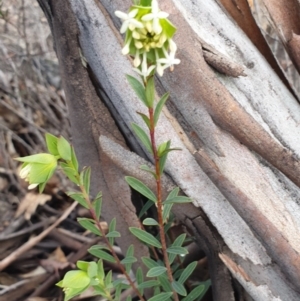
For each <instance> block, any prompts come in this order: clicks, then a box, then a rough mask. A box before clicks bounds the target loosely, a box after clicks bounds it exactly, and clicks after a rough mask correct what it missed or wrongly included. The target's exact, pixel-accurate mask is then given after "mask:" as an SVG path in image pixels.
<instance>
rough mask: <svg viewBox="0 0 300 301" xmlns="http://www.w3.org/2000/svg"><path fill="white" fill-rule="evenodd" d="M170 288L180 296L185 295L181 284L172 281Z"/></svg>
mask: <svg viewBox="0 0 300 301" xmlns="http://www.w3.org/2000/svg"><path fill="white" fill-rule="evenodd" d="M172 287H173V289H174V290H175V291H176V292H177V293H178V294H179V295H181V296H186V295H187V293H186V289H185V288H184V286H183V285H182V284H181V283H179V282H177V281H173V282H172Z"/></svg>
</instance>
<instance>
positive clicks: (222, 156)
mask: <svg viewBox="0 0 300 301" xmlns="http://www.w3.org/2000/svg"><path fill="white" fill-rule="evenodd" d="M38 2H39V3H40V6H41V7H42V9H43V10H44V12H45V15H46V16H47V18H48V21H49V24H50V26H51V29H52V33H53V37H54V41H55V49H56V52H57V55H58V59H59V62H60V66H61V72H62V77H63V84H64V89H65V93H66V98H67V103H68V107H69V112H70V120H71V126H72V132H73V140H74V145H75V149H76V150H77V153H78V156H79V158H80V162H81V165H82V166H84V165H89V166H91V167H92V170H93V176H92V177H93V183H92V193H96V192H97V191H98V190H102V192H103V196H104V201H105V203H104V214H105V217H106V218H107V219H108V220H109V219H111V218H112V217H117V221H118V226H119V231H121V233H122V238H121V240H119V244H120V246H121V248H124V249H126V248H127V247H128V245H129V244H131V243H134V244H135V245H136V246H137V247H136V250H137V251H138V252H139V254H137V255H138V256H142V255H143V254H146V252H147V251H146V250H145V249H144V248H142V246H141V244H139V242H137V241H136V240H134V239H133V238H132V237H131V236H130V235H129V234H128V231H127V227H128V225H135V224H136V225H137V224H138V219H137V217H136V215H135V209H134V206H133V205H132V203H131V193H130V190H129V188H128V187H127V185H126V184H125V182H124V180H123V178H124V175H125V174H126V175H134V176H136V177H138V178H140V179H142V180H143V181H145V182H147V183H148V185H149V186H151V185H153V183H152V182H151V181H152V180H151V179H150V178H148V175H147V173H145V172H142V171H140V170H139V168H138V167H139V166H140V164H141V163H142V162H145V163H148V164H149V161H151V159H150V156H149V154H148V153H147V151H146V150H145V149H144V148H143V147H142V146H141V145H140V144H139V142H138V140H137V139H136V138H135V136H134V135H133V133H132V131H131V128H130V124H131V123H132V122H135V123H137V124H139V125H140V126H142V127H143V126H144V125H143V124H142V120H141V119H140V117H139V116H138V114H136V112H137V111H138V112H144V111H145V108H143V107H142V105H141V103H140V102H139V101H138V99H137V98H136V96H135V94H134V92H133V91H132V90H131V88H130V86H129V84H128V83H127V81H126V79H125V74H131V75H134V73H133V71H132V65H131V60H130V58H128V57H124V56H122V54H121V47H122V37H121V36H120V34H119V32H118V28H119V26H120V24H119V20H118V19H117V18H116V17H115V16H114V11H115V10H121V11H126V10H127V9H128V8H129V6H130V5H131V1H130V0H114V1H110V0H100V1H97V0H81V1H77V0H65V1H55V0H38ZM159 2H160V7H161V9H163V10H165V11H167V12H169V13H170V19H171V21H172V22H173V23H174V24H175V25H176V26H177V28H178V31H177V34H176V36H175V42H176V43H177V45H178V57H179V58H180V60H181V64H180V65H178V67H177V66H176V68H175V71H174V72H165V75H164V76H163V77H162V78H157V80H156V83H157V87H158V93H159V94H162V93H163V92H164V91H170V92H171V97H170V100H169V102H168V104H167V108H164V110H163V114H162V117H161V119H160V121H159V123H158V129H157V133H158V134H157V135H158V136H157V139H158V141H166V140H169V139H171V140H172V146H174V147H180V148H181V151H180V152H172V153H171V154H170V156H169V159H168V162H167V165H166V175H165V178H164V189H165V193H167V192H168V191H170V189H172V188H173V187H174V186H175V185H178V186H179V187H180V188H181V190H182V192H183V193H184V194H186V195H187V196H189V197H191V198H192V199H193V201H194V202H193V204H194V205H184V206H177V207H175V209H174V213H175V214H176V215H177V217H178V219H179V220H181V221H182V222H183V223H185V224H186V225H187V227H189V228H190V229H192V230H193V231H194V234H195V236H196V238H197V240H198V242H199V246H201V247H202V248H203V250H204V251H205V252H206V253H207V256H208V259H209V263H210V272H211V278H212V283H213V294H214V300H218V301H229V300H246V299H242V298H238V297H237V295H236V294H235V295H234V289H233V287H232V281H231V279H230V274H229V272H228V270H229V271H230V273H231V275H232V276H233V277H234V278H235V279H237V281H238V282H239V283H240V284H241V285H242V286H243V287H244V289H245V290H246V291H247V293H248V294H249V295H250V296H251V297H252V299H253V300H262V301H266V300H282V301H286V300H289V301H293V300H295V301H296V300H300V256H299V252H300V235H299V234H300V233H299V232H300V231H299V230H300V218H299V217H300V208H299V199H300V189H299V186H300V160H299V158H300V143H299V137H300V127H299V122H300V108H299V103H298V102H297V96H296V95H297V93H296V92H295V91H294V88H293V87H292V86H291V85H290V84H289V81H288V80H287V79H286V78H285V74H284V72H282V71H281V69H280V67H279V66H278V64H277V61H276V59H274V56H273V54H272V52H271V51H270V49H269V47H268V45H267V43H266V42H265V40H264V37H263V36H262V34H261V33H260V31H259V29H258V26H257V25H256V23H255V20H254V18H253V17H252V15H251V11H250V8H249V6H248V3H247V1H246V0H235V1H229V0H220V1H216V0H206V1H192V0H161V1H159ZM219 2H220V3H219ZM249 2H250V1H249ZM262 2H263V3H264V5H265V8H266V11H267V12H268V13H269V14H270V18H271V19H272V20H273V22H274V23H275V25H276V26H275V28H276V29H277V30H278V32H279V38H281V39H282V43H283V45H284V46H285V47H286V49H287V52H288V53H289V54H290V56H291V59H292V62H293V64H294V65H295V67H296V68H298V67H299V65H300V64H299V61H300V60H299V51H300V47H299V36H298V34H299V30H298V28H297V26H298V27H299V22H298V24H296V23H297V22H294V20H295V18H296V20H299V11H300V8H299V2H298V1H296V0H294V1H293V0H290V1H287V0H277V1H275V2H276V5H274V4H273V2H274V1H272V0H262ZM287 2H288V5H285V4H286V3H287ZM221 3H222V4H221ZM277 6H278V7H277ZM281 6H283V7H284V9H285V10H288V12H291V13H292V17H291V18H290V19H289V20H287V19H286V18H285V17H284V16H285V13H286V11H285V10H283V8H282V7H281ZM297 18H298V19H297ZM233 19H234V20H235V21H234V20H233ZM241 29H242V30H241ZM251 41H253V43H252V42H251ZM254 45H255V46H254ZM85 60H86V62H87V66H86V67H85V66H84V65H85V63H84V61H85ZM99 137H100V142H99ZM130 150H131V151H134V152H135V154H134V153H132V152H130ZM248 300H249V299H248Z"/></svg>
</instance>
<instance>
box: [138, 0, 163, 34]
mask: <svg viewBox="0 0 300 301" xmlns="http://www.w3.org/2000/svg"><path fill="white" fill-rule="evenodd" d="M151 8H152V9H151V11H152V12H151V13H149V14H147V15H145V16H143V17H142V21H151V20H152V26H151V27H150V26H149V25H148V27H147V29H148V30H149V31H150V32H151V31H153V32H154V33H155V34H160V33H161V32H162V27H161V25H160V23H159V20H160V19H165V18H167V17H168V16H169V14H168V13H166V12H163V11H160V10H159V8H158V3H157V0H152V4H151Z"/></svg>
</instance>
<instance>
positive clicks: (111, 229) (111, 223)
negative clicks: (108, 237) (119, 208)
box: [108, 217, 117, 232]
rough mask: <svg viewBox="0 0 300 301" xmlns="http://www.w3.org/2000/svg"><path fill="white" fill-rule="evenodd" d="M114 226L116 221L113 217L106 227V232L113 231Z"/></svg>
mask: <svg viewBox="0 0 300 301" xmlns="http://www.w3.org/2000/svg"><path fill="white" fill-rule="evenodd" d="M116 226H117V219H116V218H115V217H114V218H113V219H112V220H111V222H110V223H109V226H108V231H109V232H110V231H115V229H116Z"/></svg>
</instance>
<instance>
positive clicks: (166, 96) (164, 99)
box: [154, 93, 170, 125]
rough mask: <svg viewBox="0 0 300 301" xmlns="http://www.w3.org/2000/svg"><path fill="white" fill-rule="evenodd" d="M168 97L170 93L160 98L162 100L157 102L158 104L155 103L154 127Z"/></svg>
mask: <svg viewBox="0 0 300 301" xmlns="http://www.w3.org/2000/svg"><path fill="white" fill-rule="evenodd" d="M169 95H170V93H165V94H164V95H163V96H162V98H161V99H160V100H159V102H158V103H157V105H156V107H155V111H154V125H156V124H157V121H158V119H159V115H160V113H161V110H162V108H163V106H164V105H165V103H166V101H167V99H168V97H169Z"/></svg>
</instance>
